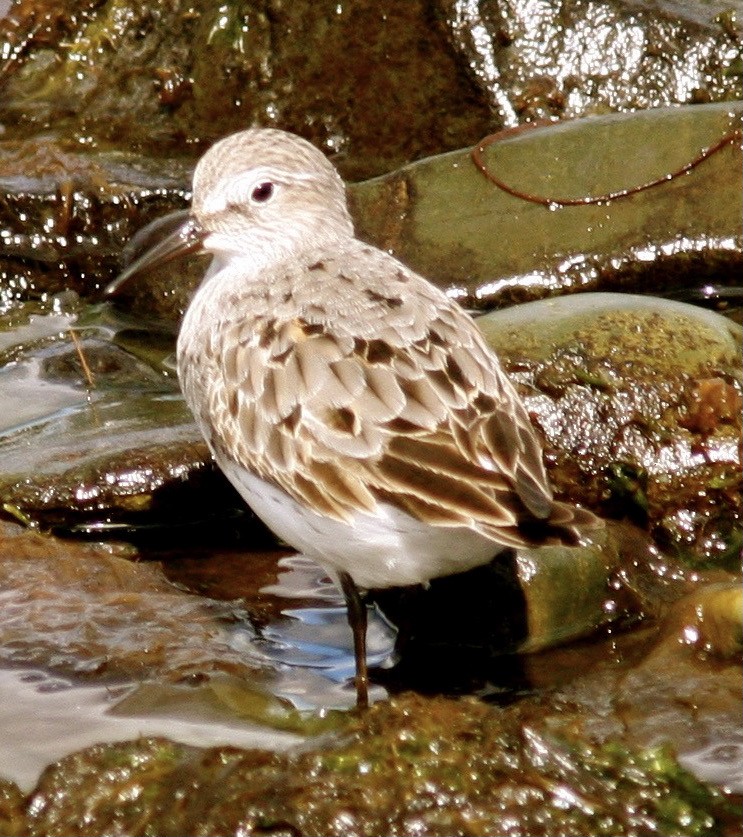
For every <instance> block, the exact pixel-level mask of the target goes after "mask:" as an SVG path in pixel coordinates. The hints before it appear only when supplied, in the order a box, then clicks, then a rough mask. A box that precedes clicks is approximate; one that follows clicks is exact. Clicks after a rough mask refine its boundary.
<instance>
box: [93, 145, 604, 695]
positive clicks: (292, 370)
mask: <svg viewBox="0 0 743 837" xmlns="http://www.w3.org/2000/svg"><path fill="white" fill-rule="evenodd" d="M196 249H201V250H206V251H208V252H209V253H211V254H212V256H213V259H212V262H211V266H210V268H209V270H208V271H207V273H206V275H205V277H204V280H203V281H202V283H201V285H200V286H199V288H198V290H197V292H196V294H195V295H194V297H193V299H192V301H191V303H190V306H189V308H188V310H187V312H186V315H185V318H184V320H183V323H182V326H181V329H180V334H179V337H178V374H179V379H180V382H181V387H182V389H183V393H184V396H185V398H186V401H187V402H188V404H189V406H190V408H191V410H192V411H193V414H194V416H195V418H196V421H197V423H198V425H199V427H200V428H201V431H202V433H203V434H204V437H205V439H206V440H207V442H208V444H209V447H210V449H211V451H212V453H213V455H214V458H215V460H216V462H217V463H218V465H219V467H220V468H221V469H222V471H223V472H224V473H225V475H226V476H227V478H228V479H229V480H230V481H231V482H232V484H233V485H234V486H235V487H236V488H237V490H238V491H239V492H240V494H241V495H242V497H243V498H244V500H245V501H246V503H248V504H249V505H250V507H251V508H252V509H253V510H254V511H255V513H256V514H257V515H258V516H259V517H261V518H262V519H263V520H264V521H265V523H266V524H267V525H268V526H269V527H270V528H271V529H272V530H273V531H274V532H275V533H276V534H277V535H278V536H279V537H280V538H282V539H283V540H284V541H285V542H286V543H288V544H290V545H291V546H292V547H294V548H295V549H297V550H299V551H301V552H303V553H305V554H306V555H309V556H311V557H312V558H314V559H315V560H316V561H318V563H319V564H320V565H322V566H323V567H324V568H325V569H326V570H327V571H328V572H329V573H330V574H331V575H332V576H333V577H334V578H335V579H336V581H337V582H338V583H339V584H340V587H341V589H342V590H343V594H344V597H345V600H346V604H347V607H348V618H349V623H350V625H351V628H352V631H353V636H354V652H355V661H356V694H357V704H358V705H359V706H366V705H367V703H368V678H367V667H366V607H365V605H364V603H363V601H362V598H361V594H360V588H361V589H365V588H366V589H368V588H380V587H392V586H401V585H411V584H419V583H424V582H427V581H429V580H430V579H432V578H434V577H437V576H444V575H450V574H454V573H460V572H463V571H465V570H468V569H471V568H472V567H475V566H478V565H480V564H484V563H487V562H489V561H490V560H491V559H493V557H494V556H495V555H496V554H497V553H498V552H500V551H502V550H503V549H505V548H508V547H520V546H524V545H528V544H539V543H545V542H550V541H553V542H554V541H565V542H575V541H577V540H578V539H579V538H580V537H581V532H582V531H583V530H585V529H590V528H594V527H596V526H599V525H600V523H599V521H598V519H597V518H596V517H594V515H593V514H592V513H590V512H589V511H586V510H583V509H579V508H577V507H574V506H570V505H567V504H565V503H562V502H558V501H556V500H554V499H553V495H552V490H551V488H550V485H549V482H548V480H547V475H546V472H545V468H544V464H543V461H542V450H541V446H540V443H539V440H538V437H537V435H536V432H535V430H534V428H533V427H532V425H531V423H530V421H529V417H528V415H527V413H526V410H525V408H524V406H523V404H522V402H521V400H520V398H519V396H518V395H517V393H516V391H515V389H514V387H513V386H512V384H511V383H510V381H509V380H508V378H507V377H506V375H505V373H504V372H503V371H502V369H501V366H500V363H499V361H498V359H497V357H496V356H495V354H494V352H493V351H492V350H491V349H490V348H489V347H488V345H487V344H486V342H485V340H484V339H483V337H482V335H481V333H480V331H479V330H478V328H477V326H476V325H475V323H474V321H473V320H472V319H471V317H470V316H469V315H467V314H466V313H465V312H464V311H463V310H462V309H461V308H460V307H459V306H458V305H457V304H456V303H455V302H454V301H452V300H451V299H449V297H447V296H446V294H445V293H443V292H442V291H441V290H439V289H438V288H436V287H435V286H433V285H432V284H431V283H429V282H428V281H427V280H426V279H424V278H423V277H421V276H419V275H418V274H416V273H414V272H413V271H412V270H410V269H409V268H408V267H406V266H405V265H404V264H402V263H401V262H399V261H398V260H397V259H395V258H394V257H393V256H391V255H389V254H388V253H386V252H383V251H382V250H379V249H377V248H375V247H372V246H370V245H368V244H366V243H364V242H363V241H360V240H359V239H358V238H356V237H355V235H354V230H353V225H352V222H351V218H350V216H349V213H348V209H347V205H346V194H345V187H344V184H343V181H342V179H341V178H340V176H339V175H338V173H337V171H336V170H335V168H334V167H333V165H332V164H331V163H330V162H329V161H328V160H327V159H326V157H325V156H324V155H323V154H322V153H321V152H320V151H319V150H317V149H316V148H315V147H314V146H312V145H311V144H310V143H308V142H306V141H305V140H303V139H301V138H300V137H297V136H294V135H292V134H289V133H285V132H283V131H278V130H274V129H251V130H247V131H242V132H240V133H237V134H234V135H232V136H229V137H226V138H225V139H223V140H221V141H220V142H217V143H216V144H215V145H214V146H213V147H212V148H211V149H210V150H209V151H207V152H206V154H205V155H204V156H203V157H202V159H201V160H200V161H199V163H198V165H197V167H196V171H195V173H194V181H193V200H192V209H191V215H190V218H189V220H188V221H187V222H186V225H185V226H184V227H183V229H181V230H180V231H178V232H177V233H175V234H174V235H173V236H171V237H170V238H169V239H167V240H166V242H164V243H163V244H162V245H159V246H158V247H157V248H155V250H154V251H152V252H151V253H150V254H148V255H146V256H145V257H144V258H143V259H141V260H140V261H139V262H138V263H137V264H136V266H135V269H134V270H129V271H127V272H126V273H125V274H122V276H121V277H119V279H117V280H116V281H115V282H114V283H113V284H112V285H111V286H110V287H109V289H108V290H109V292H110V293H115V292H116V291H117V290H118V289H119V288H120V287H121V285H122V284H124V282H126V281H128V280H129V279H130V278H131V276H132V275H134V274H135V273H138V272H139V271H140V270H141V269H142V268H143V267H144V266H145V265H151V264H152V263H153V262H156V261H157V262H161V261H163V260H165V259H169V258H172V257H173V256H174V255H176V254H179V253H183V252H187V251H191V252H193V251H194V250H196Z"/></svg>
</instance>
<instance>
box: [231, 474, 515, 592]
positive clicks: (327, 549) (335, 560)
mask: <svg viewBox="0 0 743 837" xmlns="http://www.w3.org/2000/svg"><path fill="white" fill-rule="evenodd" d="M218 464H219V467H220V468H221V469H222V471H223V472H224V474H225V476H226V477H227V479H229V481H230V482H231V483H232V484H233V485H234V486H235V488H236V489H237V490H238V491H239V492H240V495H241V496H242V498H243V499H244V500H245V502H246V503H247V504H248V505H249V506H250V507H251V509H252V510H253V511H254V512H255V513H256V514H257V515H258V517H260V518H261V520H262V521H263V522H264V523H265V524H266V525H267V526H268V527H269V528H270V529H271V530H272V531H273V532H274V533H275V534H276V535H278V536H279V537H280V538H281V539H282V540H283V541H285V542H286V543H287V544H289V545H290V546H292V547H294V549H296V550H298V551H299V552H302V553H304V554H305V555H309V556H310V557H311V558H314V559H315V560H316V561H317V562H318V563H319V564H320V565H321V566H323V567H324V568H325V569H327V570H329V571H330V572H331V573H332V572H333V570H336V571H345V572H347V573H349V575H350V576H351V578H353V580H354V581H355V582H356V584H358V585H359V586H360V587H365V588H371V587H401V586H405V585H408V584H420V583H421V582H426V581H429V580H430V579H432V578H436V577H438V576H442V575H453V574H454V573H460V572H464V571H465V570H468V569H471V568H472V567H477V566H479V565H481V564H486V563H488V561H490V560H491V558H493V557H494V556H495V555H496V554H497V553H498V552H500V551H501V549H502V547H501V546H500V545H499V544H497V543H495V542H494V541H491V540H490V539H489V538H486V537H485V536H484V535H481V534H479V533H478V532H475V531H473V530H472V529H468V528H467V527H464V526H457V527H444V526H431V525H430V524H427V523H422V522H421V521H419V520H416V519H415V518H413V517H411V516H410V515H409V514H407V513H405V512H403V511H401V510H399V509H397V508H395V507H394V506H391V505H389V504H387V503H380V505H379V512H378V513H377V514H368V513H359V514H357V515H356V517H355V519H354V521H353V523H344V522H342V521H339V520H333V519H332V518H327V517H325V516H323V515H320V514H317V513H315V512H313V511H312V510H311V509H309V508H307V507H306V506H303V505H300V504H299V503H297V502H296V501H295V500H294V499H292V498H291V497H289V495H287V494H286V492H284V491H283V490H281V489H279V488H277V487H276V486H274V485H272V484H271V483H268V482H266V481H265V480H262V479H261V478H260V477H256V476H255V475H253V474H251V473H250V472H249V471H247V470H245V469H244V468H242V467H240V466H239V465H236V464H235V463H233V462H230V461H219V460H218Z"/></svg>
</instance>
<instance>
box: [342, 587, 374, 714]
mask: <svg viewBox="0 0 743 837" xmlns="http://www.w3.org/2000/svg"><path fill="white" fill-rule="evenodd" d="M338 579H339V581H340V583H341V589H342V590H343V596H344V598H345V599H346V611H347V615H348V624H349V625H350V626H351V631H352V632H353V654H354V658H355V661H356V706H357V708H358V709H366V708H367V707H368V706H369V675H368V673H367V668H366V605H365V604H364V602H363V601H362V599H361V594H360V593H359V588H358V587H357V586H356V583H355V582H354V580H353V579H352V578H351V576H350V575H349V574H348V573H346V572H339V573H338Z"/></svg>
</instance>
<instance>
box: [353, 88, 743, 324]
mask: <svg viewBox="0 0 743 837" xmlns="http://www.w3.org/2000/svg"><path fill="white" fill-rule="evenodd" d="M740 114H741V110H740V108H739V107H738V105H732V104H731V105H710V106H704V107H693V108H692V107H689V108H673V109H671V108H668V109H658V110H652V111H645V112H642V113H635V114H621V115H611V116H603V117H595V118H587V119H581V120H576V121H574V122H567V123H564V124H561V125H558V126H555V125H552V126H547V127H541V128H540V127H538V128H534V129H532V130H528V131H525V132H521V133H518V134H515V135H513V136H510V137H507V138H504V140H502V141H501V142H498V143H495V144H493V145H490V146H489V147H488V148H487V149H486V150H485V152H484V156H483V162H484V164H485V165H486V167H487V169H488V170H489V171H490V172H492V173H493V174H494V175H496V176H497V177H499V178H500V179H501V180H502V181H504V182H505V183H506V184H507V185H508V186H509V187H511V188H513V189H516V190H518V191H520V192H523V193H528V194H529V195H533V196H535V197H537V198H539V199H543V200H546V201H547V205H541V204H539V203H534V202H531V201H528V200H524V199H523V198H521V197H517V196H514V195H511V194H507V193H506V192H504V191H502V190H501V189H499V188H498V186H496V185H495V184H494V183H491V182H490V181H488V180H487V179H486V177H485V176H484V175H483V174H482V173H481V172H480V171H478V170H476V169H475V168H474V165H473V161H472V158H471V154H470V151H469V150H465V151H460V152H454V153H451V154H447V155H442V156H440V157H434V158H431V159H430V160H423V161H420V162H418V163H414V164H412V165H410V166H407V167H405V168H403V169H401V170H400V171H397V172H393V173H391V174H389V175H386V176H384V177H381V178H377V179H376V180H373V181H369V182H367V183H364V184H359V185H358V186H357V187H354V188H353V189H352V190H351V203H352V206H353V207H354V214H355V218H356V219H357V225H358V229H359V231H360V233H361V235H362V237H365V238H367V239H369V240H371V241H373V242H374V243H375V244H377V245H378V246H380V247H383V248H385V249H387V248H388V249H390V250H392V251H393V252H395V254H396V255H397V256H398V257H399V258H401V259H402V260H403V261H404V262H406V263H408V264H409V265H411V267H413V268H415V269H416V270H418V271H419V272H420V273H422V274H423V275H424V276H427V277H428V278H430V279H433V280H434V281H436V282H437V283H438V284H439V285H441V286H443V287H445V288H446V289H447V290H448V292H449V293H450V294H451V295H452V296H454V297H455V298H456V299H458V300H459V301H460V302H461V303H462V304H463V305H465V306H468V307H470V308H476V309H477V308H479V309H482V308H492V307H493V306H495V305H503V304H508V303H513V302H523V301H526V300H530V299H535V298H541V297H544V296H552V295H557V294H560V293H567V292H572V291H578V290H620V289H621V290H634V291H636V292H638V291H639V292H643V293H654V294H662V293H663V292H664V291H667V290H673V289H676V290H678V289H680V288H684V287H688V286H693V287H697V286H699V285H701V284H703V283H704V282H707V281H716V282H719V283H721V284H725V283H729V284H737V283H738V282H739V277H740V271H741V266H742V259H741V253H742V252H743V239H742V238H741V229H740V216H741V212H742V211H743V203H741V192H740V189H738V188H737V180H736V177H735V176H734V174H733V172H736V171H738V170H739V169H740V166H741V150H740V141H739V140H738V141H737V142H731V144H729V145H727V146H725V147H724V148H722V149H721V150H720V151H719V153H717V154H714V155H713V156H712V157H710V158H708V159H707V160H706V161H705V162H704V163H703V164H701V165H700V166H699V167H698V168H696V169H695V170H693V171H692V172H690V173H688V174H686V175H684V176H683V177H681V178H677V179H675V180H669V181H666V182H664V183H662V184H660V185H656V186H655V187H653V188H650V189H647V190H645V191H641V192H638V193H636V194H633V195H631V196H629V197H624V198H617V199H614V200H605V201H600V202H599V203H596V204H593V205H578V206H560V205H559V204H558V203H557V202H555V203H553V204H550V203H549V200H550V199H554V200H555V201H559V200H560V199H567V200H571V199H577V200H579V201H580V200H581V199H583V198H591V197H598V196H600V195H607V194H610V193H612V192H617V191H619V192H621V190H623V189H631V188H632V187H633V186H640V185H642V184H644V183H648V182H651V181H653V180H655V179H656V178H663V176H664V175H666V174H668V173H670V172H671V171H673V170H674V169H677V168H679V167H681V166H683V165H684V164H685V163H688V162H690V161H691V160H693V159H694V158H695V157H696V155H697V154H698V153H699V152H700V151H701V150H702V149H704V148H706V147H708V146H711V145H713V144H714V143H716V142H717V141H718V140H720V139H721V138H722V137H723V136H725V135H731V134H730V132H731V131H734V130H735V129H736V128H737V127H738V126H739V124H740ZM731 136H732V135H731ZM671 149H673V150H671Z"/></svg>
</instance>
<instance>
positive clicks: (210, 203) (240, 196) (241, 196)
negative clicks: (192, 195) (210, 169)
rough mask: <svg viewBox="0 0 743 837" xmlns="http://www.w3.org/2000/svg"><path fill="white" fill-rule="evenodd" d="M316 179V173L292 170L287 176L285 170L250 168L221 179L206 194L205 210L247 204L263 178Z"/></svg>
mask: <svg viewBox="0 0 743 837" xmlns="http://www.w3.org/2000/svg"><path fill="white" fill-rule="evenodd" d="M314 179H315V175H314V174H312V173H307V174H305V173H303V172H291V174H290V175H289V176H287V174H286V173H285V172H277V171H276V169H273V168H266V167H263V168H256V169H249V170H248V171H245V172H242V173H241V174H238V175H237V176H236V177H232V178H224V179H223V180H221V181H220V182H219V183H218V184H217V188H216V189H214V190H212V192H211V193H210V194H208V195H207V196H206V198H205V200H204V204H203V206H204V210H205V211H206V212H207V213H210V214H211V213H217V212H224V211H225V210H226V209H227V208H228V207H229V206H234V205H235V204H237V205H242V204H246V203H247V202H248V200H249V199H250V193H251V192H252V191H253V189H254V188H255V187H256V186H257V185H258V184H259V183H260V182H261V181H263V180H271V181H273V182H274V183H289V182H302V183H307V182H309V181H311V180H314Z"/></svg>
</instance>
